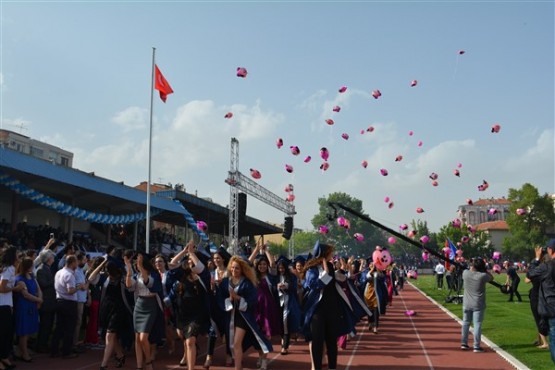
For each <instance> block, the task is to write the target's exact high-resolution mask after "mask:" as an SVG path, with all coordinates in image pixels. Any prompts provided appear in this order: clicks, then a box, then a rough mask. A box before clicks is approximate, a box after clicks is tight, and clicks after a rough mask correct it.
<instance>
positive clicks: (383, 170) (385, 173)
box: [380, 168, 389, 176]
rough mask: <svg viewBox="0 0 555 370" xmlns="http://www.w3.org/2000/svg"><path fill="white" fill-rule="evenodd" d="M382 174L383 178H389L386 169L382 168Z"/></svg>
mask: <svg viewBox="0 0 555 370" xmlns="http://www.w3.org/2000/svg"><path fill="white" fill-rule="evenodd" d="M380 173H381V174H382V176H387V175H388V174H389V173H388V172H387V170H386V169H385V168H382V169H381V170H380Z"/></svg>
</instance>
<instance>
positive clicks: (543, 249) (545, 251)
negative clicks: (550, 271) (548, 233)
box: [542, 247, 547, 256]
mask: <svg viewBox="0 0 555 370" xmlns="http://www.w3.org/2000/svg"><path fill="white" fill-rule="evenodd" d="M546 253H547V247H542V256H543V255H544V254H546Z"/></svg>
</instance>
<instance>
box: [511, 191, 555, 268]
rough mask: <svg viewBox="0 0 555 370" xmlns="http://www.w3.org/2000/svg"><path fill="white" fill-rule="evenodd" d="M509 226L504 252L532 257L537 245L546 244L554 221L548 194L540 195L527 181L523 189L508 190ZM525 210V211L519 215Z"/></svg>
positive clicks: (554, 217) (551, 203) (516, 255)
mask: <svg viewBox="0 0 555 370" xmlns="http://www.w3.org/2000/svg"><path fill="white" fill-rule="evenodd" d="M509 200H510V201H511V205H510V206H509V215H508V216H507V219H506V221H507V225H508V226H509V230H510V232H511V235H510V236H508V237H506V238H505V240H504V241H503V246H504V249H503V253H504V254H505V255H506V256H511V257H513V258H519V259H521V258H527V259H529V258H532V257H533V254H534V247H535V246H537V245H545V242H546V241H547V230H548V229H549V228H551V227H553V225H554V224H555V210H554V209H553V201H552V200H551V197H550V196H549V194H547V193H545V194H544V195H542V196H540V194H539V192H538V189H537V188H536V187H534V186H533V185H531V184H528V183H526V184H524V185H522V188H520V189H512V188H511V189H509ZM517 209H522V210H523V211H525V214H521V215H519V214H517Z"/></svg>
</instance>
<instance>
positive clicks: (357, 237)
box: [353, 233, 364, 242]
mask: <svg viewBox="0 0 555 370" xmlns="http://www.w3.org/2000/svg"><path fill="white" fill-rule="evenodd" d="M353 237H354V238H355V239H356V240H357V241H359V242H362V241H364V235H362V234H361V233H355V234H354V235H353Z"/></svg>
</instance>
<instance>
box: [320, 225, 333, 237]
mask: <svg viewBox="0 0 555 370" xmlns="http://www.w3.org/2000/svg"><path fill="white" fill-rule="evenodd" d="M329 231H330V229H329V228H328V227H327V226H326V225H320V226H319V227H318V232H319V233H320V234H322V235H326V234H327V233H328V232H329Z"/></svg>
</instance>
